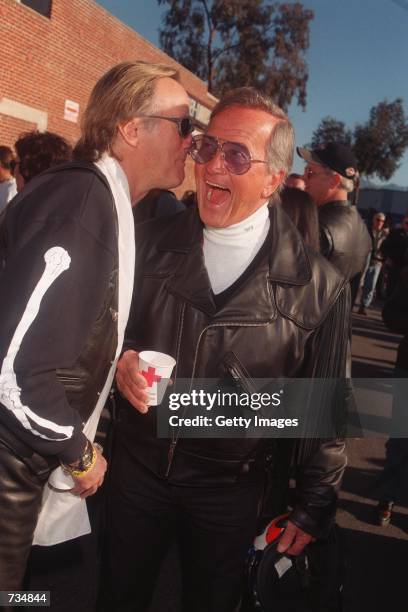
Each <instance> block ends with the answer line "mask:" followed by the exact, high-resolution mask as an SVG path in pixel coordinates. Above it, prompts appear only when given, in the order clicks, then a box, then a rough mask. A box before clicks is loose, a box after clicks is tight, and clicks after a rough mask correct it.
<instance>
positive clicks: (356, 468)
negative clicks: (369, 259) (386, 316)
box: [337, 308, 408, 612]
mask: <svg viewBox="0 0 408 612" xmlns="http://www.w3.org/2000/svg"><path fill="white" fill-rule="evenodd" d="M353 331H354V333H353V347H352V352H353V377H355V378H377V379H378V378H380V379H386V378H389V377H390V376H392V369H393V365H394V363H395V358H396V347H397V344H398V341H399V339H400V337H399V336H397V335H395V334H392V333H390V332H388V331H387V330H386V329H385V327H384V325H383V323H382V321H381V317H380V309H379V308H372V309H369V316H367V317H364V316H361V315H355V316H354V324H353ZM386 382H387V381H385V380H381V382H380V384H379V385H378V389H377V393H376V395H377V400H378V401H377V405H369V406H367V405H365V406H364V405H363V406H362V408H363V409H365V410H366V412H367V413H371V415H374V417H376V418H374V419H372V422H374V423H377V424H378V423H379V421H380V420H381V425H382V420H383V419H388V418H389V415H390V408H391V401H390V395H389V393H388V389H387V385H386ZM385 441H386V438H384V437H382V438H375V437H369V438H365V439H354V440H348V444H347V446H348V457H349V466H348V469H347V471H346V474H345V478H344V483H343V488H342V493H341V500H340V504H339V511H338V517H337V519H338V523H339V525H340V526H341V527H342V529H343V531H344V536H345V541H346V549H347V553H348V554H347V559H348V566H349V567H348V578H347V581H346V587H345V592H344V600H345V612H365V611H366V610H367V611H370V612H384V610H392V611H393V612H406V610H407V609H408V601H407V595H406V582H407V575H408V574H407V557H408V543H407V540H408V499H407V496H406V497H405V499H402V500H401V505H399V506H396V507H395V512H394V515H393V524H392V525H389V526H387V527H379V526H377V525H376V522H375V506H376V503H377V498H376V495H377V493H378V489H377V488H376V487H375V484H376V480H377V478H378V475H379V474H380V472H381V469H382V466H383V461H384V444H385Z"/></svg>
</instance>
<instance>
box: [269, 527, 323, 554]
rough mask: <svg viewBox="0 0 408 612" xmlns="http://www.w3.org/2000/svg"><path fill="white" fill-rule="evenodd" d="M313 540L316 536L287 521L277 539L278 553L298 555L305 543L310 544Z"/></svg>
mask: <svg viewBox="0 0 408 612" xmlns="http://www.w3.org/2000/svg"><path fill="white" fill-rule="evenodd" d="M315 540H316V538H314V537H313V536H311V535H309V534H308V533H306V532H305V531H303V530H302V529H300V527H296V525H294V524H293V523H291V522H290V521H288V524H287V527H286V529H285V531H284V533H283V535H282V537H281V539H280V541H279V544H278V549H277V550H278V552H280V553H283V552H284V553H286V554H288V555H293V556H295V557H296V556H297V555H300V553H301V552H302V550H303V549H304V547H305V546H306V545H307V544H310V542H314V541H315Z"/></svg>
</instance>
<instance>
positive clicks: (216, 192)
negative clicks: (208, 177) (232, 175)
mask: <svg viewBox="0 0 408 612" xmlns="http://www.w3.org/2000/svg"><path fill="white" fill-rule="evenodd" d="M205 184H206V187H207V189H206V193H205V199H206V201H207V202H209V203H211V204H213V205H214V206H221V204H224V203H225V202H226V201H227V200H228V199H229V197H230V196H231V190H230V189H229V188H228V187H225V186H224V185H220V184H219V183H214V182H212V181H205Z"/></svg>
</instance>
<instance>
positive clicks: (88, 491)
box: [70, 448, 108, 499]
mask: <svg viewBox="0 0 408 612" xmlns="http://www.w3.org/2000/svg"><path fill="white" fill-rule="evenodd" d="M95 450H96V463H95V465H94V466H93V468H91V469H90V470H89V472H88V473H87V474H85V476H72V480H73V481H74V483H75V486H74V488H73V489H71V490H70V492H71V493H72V494H73V495H79V496H80V497H81V499H85V497H89V496H90V495H93V494H94V493H96V491H97V490H98V489H99V487H100V486H101V484H102V483H103V479H104V477H105V472H106V469H107V467H108V464H107V463H106V460H105V457H103V456H102V454H101V453H100V451H99V449H97V448H96V449H95Z"/></svg>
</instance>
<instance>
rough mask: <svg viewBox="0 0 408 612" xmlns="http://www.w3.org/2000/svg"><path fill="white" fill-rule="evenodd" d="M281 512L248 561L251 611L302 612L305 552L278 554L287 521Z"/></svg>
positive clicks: (259, 536)
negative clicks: (291, 554) (293, 554)
mask: <svg viewBox="0 0 408 612" xmlns="http://www.w3.org/2000/svg"><path fill="white" fill-rule="evenodd" d="M288 516H289V515H288V514H282V515H280V516H278V517H276V518H274V519H273V520H272V521H270V522H269V523H268V525H267V526H266V528H265V529H264V531H263V532H262V533H261V534H260V535H258V536H257V537H256V538H255V540H254V543H253V545H252V547H251V548H250V550H249V552H248V556H247V562H246V574H247V589H248V592H247V600H248V602H249V604H248V605H247V608H246V609H248V610H250V609H252V610H254V611H256V612H303V611H306V610H307V609H308V608H307V607H306V606H305V604H304V601H303V600H304V592H305V589H306V588H307V586H308V565H309V563H308V558H307V554H306V552H304V551H303V552H302V553H301V554H300V555H298V556H296V557H294V556H290V555H287V554H285V553H279V552H278V551H277V546H278V543H279V540H280V538H281V536H282V533H283V531H284V530H285V527H286V525H287V522H288Z"/></svg>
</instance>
